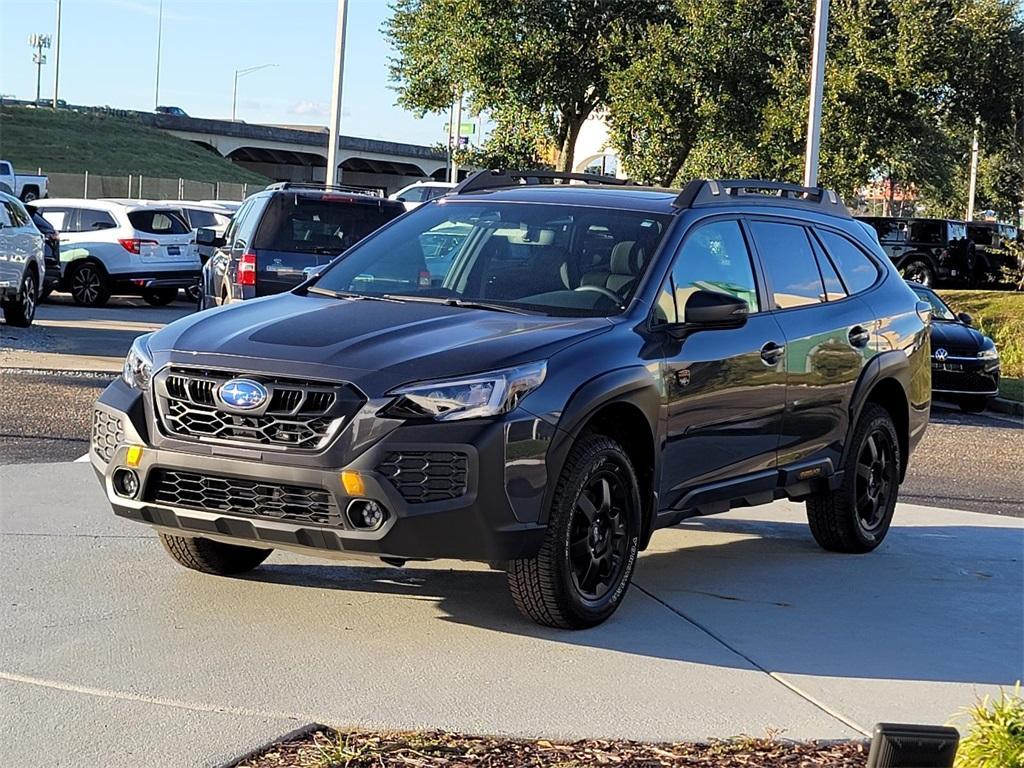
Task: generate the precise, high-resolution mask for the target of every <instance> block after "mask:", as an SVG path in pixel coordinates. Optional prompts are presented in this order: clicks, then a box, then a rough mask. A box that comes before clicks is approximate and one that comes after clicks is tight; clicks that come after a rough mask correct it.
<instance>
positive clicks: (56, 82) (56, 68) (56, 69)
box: [53, 0, 61, 109]
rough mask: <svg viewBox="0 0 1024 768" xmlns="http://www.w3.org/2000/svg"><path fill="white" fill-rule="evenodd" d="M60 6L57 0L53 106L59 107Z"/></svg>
mask: <svg viewBox="0 0 1024 768" xmlns="http://www.w3.org/2000/svg"><path fill="white" fill-rule="evenodd" d="M60 6H61V0H57V42H56V43H55V44H54V51H53V108H54V109H56V108H57V87H58V86H59V85H60Z"/></svg>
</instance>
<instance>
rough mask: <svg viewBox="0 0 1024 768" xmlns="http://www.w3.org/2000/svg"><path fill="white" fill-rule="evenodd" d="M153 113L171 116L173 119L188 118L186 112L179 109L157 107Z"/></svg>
mask: <svg viewBox="0 0 1024 768" xmlns="http://www.w3.org/2000/svg"><path fill="white" fill-rule="evenodd" d="M154 111H155V112H156V113H157V114H158V115H171V116H173V117H188V112H186V111H185V110H184V109H182V108H181V107H157V108H156V109H155V110H154Z"/></svg>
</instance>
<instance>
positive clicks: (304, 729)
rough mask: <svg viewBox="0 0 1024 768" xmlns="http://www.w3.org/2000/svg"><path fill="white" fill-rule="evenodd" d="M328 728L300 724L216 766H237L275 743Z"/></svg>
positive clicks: (218, 767)
mask: <svg viewBox="0 0 1024 768" xmlns="http://www.w3.org/2000/svg"><path fill="white" fill-rule="evenodd" d="M326 728H328V726H326V725H321V724H320V723H306V724H305V725H300V726H299V727H298V728H294V729H292V730H290V731H288V732H287V733H283V734H281V735H280V736H276V737H275V738H273V739H271V740H270V741H267V742H265V743H263V744H260V745H259V746H256V747H253V748H252V749H250V750H249V751H248V752H246V753H245V754H242V755H239V756H238V757H233V758H231V759H230V760H228V761H227V762H226V763H220V764H219V765H217V766H216V768H235V766H236V765H238V764H239V763H243V762H245V761H246V760H251V759H252V758H254V757H256V756H257V755H260V754H262V753H263V752H266V751H267V750H268V749H270V748H271V747H272V746H274V745H275V744H281V743H283V742H286V741H295V740H296V739H302V738H305V737H306V736H309V735H310V734H311V733H314V732H315V731H319V730H323V729H326Z"/></svg>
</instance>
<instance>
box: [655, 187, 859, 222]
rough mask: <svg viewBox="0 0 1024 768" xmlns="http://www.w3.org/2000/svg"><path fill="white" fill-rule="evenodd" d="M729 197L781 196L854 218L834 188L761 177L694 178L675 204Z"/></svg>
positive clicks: (769, 199)
mask: <svg viewBox="0 0 1024 768" xmlns="http://www.w3.org/2000/svg"><path fill="white" fill-rule="evenodd" d="M766 193H769V194H766ZM726 198H733V199H737V200H738V199H740V198H742V200H743V202H744V203H754V204H760V203H764V204H768V205H771V204H773V203H775V202H776V201H778V200H780V199H781V200H785V201H786V202H788V203H794V204H796V205H799V206H801V207H805V208H815V209H817V210H819V211H821V212H822V213H829V214H832V215H834V216H843V217H845V218H848V219H849V218H853V217H852V216H851V215H850V211H849V210H847V208H846V205H845V204H844V203H843V201H842V199H841V198H840V197H839V195H837V194H836V193H835V192H834V191H833V190H831V189H826V188H825V187H802V186H800V185H799V184H787V183H785V182H782V181H762V180H761V179H694V180H693V181H691V182H689V183H688V184H687V185H686V186H685V187H683V190H682V191H681V192H680V193H679V195H678V196H677V197H676V199H675V200H674V201H673V202H672V205H673V206H674V207H676V208H697V207H699V206H702V205H715V204H717V203H721V202H722V201H723V200H725V199H726Z"/></svg>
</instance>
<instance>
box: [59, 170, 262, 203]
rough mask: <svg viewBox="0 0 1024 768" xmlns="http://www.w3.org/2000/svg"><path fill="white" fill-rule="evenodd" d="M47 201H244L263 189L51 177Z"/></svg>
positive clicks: (189, 181) (170, 181) (206, 183)
mask: <svg viewBox="0 0 1024 768" xmlns="http://www.w3.org/2000/svg"><path fill="white" fill-rule="evenodd" d="M47 175H48V177H49V193H50V197H77V198H83V197H84V198H92V199H96V198H100V197H114V198H129V199H133V200H234V201H239V200H244V199H245V198H246V197H248V196H249V195H250V194H252V193H253V192H258V191H259V190H260V189H262V187H261V186H259V185H256V184H236V183H233V182H224V181H196V180H194V179H167V178H155V177H149V176H143V175H141V174H129V175H127V176H101V175H97V174H91V173H88V172H86V173H50V174H47Z"/></svg>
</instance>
